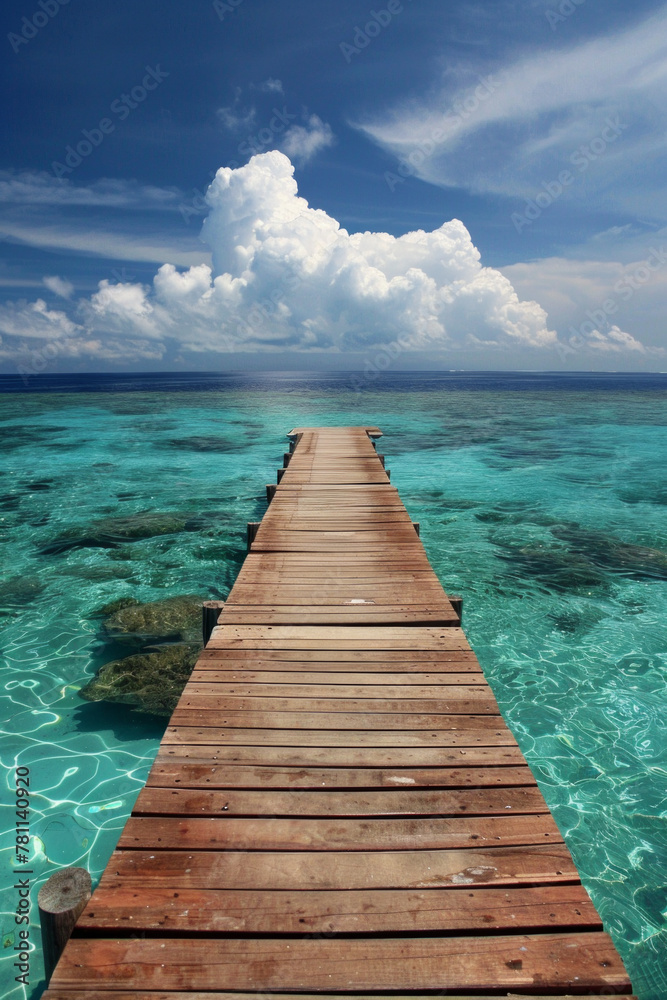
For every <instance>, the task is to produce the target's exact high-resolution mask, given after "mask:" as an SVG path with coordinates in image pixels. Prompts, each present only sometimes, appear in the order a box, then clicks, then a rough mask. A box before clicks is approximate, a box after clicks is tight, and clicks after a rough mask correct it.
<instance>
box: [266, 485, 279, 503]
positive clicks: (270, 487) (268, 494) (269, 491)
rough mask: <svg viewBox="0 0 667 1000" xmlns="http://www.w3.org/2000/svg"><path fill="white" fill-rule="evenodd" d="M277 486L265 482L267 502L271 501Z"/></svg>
mask: <svg viewBox="0 0 667 1000" xmlns="http://www.w3.org/2000/svg"><path fill="white" fill-rule="evenodd" d="M277 488H278V487H277V486H276V484H275V483H267V484H266V502H267V503H271V501H272V500H273V498H274V496H275V495H276V490H277Z"/></svg>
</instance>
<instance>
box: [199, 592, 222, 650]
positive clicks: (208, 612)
mask: <svg viewBox="0 0 667 1000" xmlns="http://www.w3.org/2000/svg"><path fill="white" fill-rule="evenodd" d="M224 606H225V602H224V601H204V603H203V604H202V606H201V610H202V636H203V639H204V645H205V646H206V645H207V644H208V640H209V639H210V638H211V632H212V631H213V629H214V628H215V626H216V625H217V624H218V618H219V617H220V612H221V611H222V609H223V608H224Z"/></svg>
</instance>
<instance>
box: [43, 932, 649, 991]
mask: <svg viewBox="0 0 667 1000" xmlns="http://www.w3.org/2000/svg"><path fill="white" fill-rule="evenodd" d="M128 979H138V980H139V982H141V984H142V987H143V988H155V989H172V990H173V989H195V990H196V989H201V990H211V989H215V988H216V987H218V986H219V985H220V984H221V983H224V984H225V986H226V987H227V988H228V989H239V990H241V989H261V990H270V989H314V990H318V989H328V990H331V989H334V990H342V991H345V992H350V991H354V990H360V989H365V990H373V989H374V990H378V989H380V990H382V989H390V990H396V989H410V990H415V989H439V990H449V989H477V990H480V989H498V988H508V989H509V988H510V987H512V988H514V987H517V986H520V987H523V988H527V989H529V988H531V987H533V986H535V983H536V982H537V983H540V984H543V983H544V982H548V983H549V985H550V986H551V987H557V988H559V989H565V988H567V987H570V986H573V987H575V988H576V989H577V990H578V991H581V990H582V989H585V990H590V989H604V988H606V987H614V988H624V989H628V988H629V985H630V984H629V982H628V977H627V974H626V973H625V970H624V969H623V966H622V965H621V962H620V959H619V957H618V955H617V953H616V951H615V950H614V948H613V945H612V944H611V941H610V940H609V938H608V937H607V935H606V934H603V933H601V932H591V933H589V934H579V933H571V934H540V935H529V934H513V935H501V936H491V935H490V936H488V937H485V938H484V947H483V949H481V948H480V947H479V942H478V941H477V940H475V939H474V938H470V937H464V938H441V937H436V938H433V937H425V938H409V937H408V938H392V939H390V940H387V939H385V938H378V939H376V940H375V941H373V943H372V946H371V945H370V944H369V942H368V940H357V939H354V938H353V939H348V940H346V941H345V944H344V947H341V943H340V942H339V941H337V940H336V939H335V938H333V939H332V938H319V939H314V938H297V939H291V940H288V941H287V940H284V939H272V938H260V939H258V940H252V939H251V940H247V939H246V940H242V941H239V940H234V939H219V938H203V939H202V938H194V939H188V940H181V939H179V938H166V939H164V940H161V939H160V938H146V939H145V940H141V939H139V940H137V939H132V938H127V939H121V940H117V941H113V940H103V939H95V938H92V939H87V940H86V939H75V940H72V941H71V942H70V945H69V947H68V948H67V950H66V952H65V954H64V955H63V957H62V959H61V960H60V962H59V963H58V966H57V968H56V971H55V973H54V976H53V980H52V983H53V986H54V987H55V988H56V989H68V988H70V989H76V988H77V987H79V986H81V985H85V986H89V987H91V986H94V985H96V984H101V985H102V986H103V988H106V989H108V988H109V987H126V986H127V983H128Z"/></svg>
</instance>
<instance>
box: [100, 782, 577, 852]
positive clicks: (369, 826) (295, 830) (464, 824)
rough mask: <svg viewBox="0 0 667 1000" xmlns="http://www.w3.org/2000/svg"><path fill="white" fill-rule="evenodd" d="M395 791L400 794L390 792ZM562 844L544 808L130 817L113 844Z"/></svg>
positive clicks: (317, 847)
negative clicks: (399, 814)
mask: <svg viewBox="0 0 667 1000" xmlns="http://www.w3.org/2000/svg"><path fill="white" fill-rule="evenodd" d="M396 794H398V793H396ZM544 843H555V844H558V843H562V837H561V835H560V832H559V830H558V827H557V826H556V824H555V823H554V821H553V819H552V818H551V816H550V814H549V813H546V814H539V815H524V816H466V817H465V818H463V819H461V818H460V817H458V816H457V817H454V818H450V819H440V818H439V817H430V818H429V820H428V822H426V823H425V822H423V821H422V820H421V819H385V818H382V819H375V818H374V817H364V818H362V819H357V818H348V819H346V820H345V822H340V821H338V820H336V819H334V818H326V819H320V818H317V817H315V818H313V817H308V818H307V819H275V818H269V819H267V818H264V817H260V818H257V817H253V818H248V819H237V818H234V817H230V818H227V817H225V818H224V819H219V818H218V817H215V818H200V817H189V818H186V819H182V818H181V817H175V816H160V817H157V818H154V817H152V816H131V817H130V818H129V819H128V821H127V823H126V824H125V828H124V829H123V832H122V833H121V836H120V839H119V841H118V847H119V849H121V850H122V849H123V848H126V849H132V850H136V849H145V848H154V849H157V850H160V851H162V850H181V851H202V850H221V851H227V850H229V851H234V850H237V851H238V850H244V849H245V850H253V851H255V850H257V851H289V850H292V851H295V850H304V851H330V850H345V851H368V850H374V851H397V850H415V849H417V848H420V849H423V850H431V851H437V850H444V849H448V848H452V849H464V848H466V847H482V848H483V847H491V846H493V847H495V846H502V847H509V846H513V845H515V844H544Z"/></svg>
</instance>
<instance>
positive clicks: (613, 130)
mask: <svg viewBox="0 0 667 1000" xmlns="http://www.w3.org/2000/svg"><path fill="white" fill-rule="evenodd" d="M0 19H1V21H2V30H1V31H0V46H1V45H4V48H5V53H4V58H3V59H2V60H1V61H0V75H1V79H2V84H3V87H4V93H5V100H4V101H3V102H2V104H1V105H0V117H1V119H2V134H3V136H4V138H5V142H3V144H2V152H1V154H0V156H1V158H0V370H1V371H3V372H6V373H19V374H21V375H23V376H24V377H25V376H27V375H32V374H39V373H45V372H46V373H48V372H59V371H60V372H62V371H72V372H76V371H88V372H96V371H99V372H102V371H178V370H182V371H200V370H205V371H228V370H234V371H238V370H244V369H247V370H261V369H267V370H285V369H292V370H298V369H304V370H313V369H317V370H330V369H331V370H336V369H343V370H364V369H369V368H370V369H372V370H378V371H379V370H384V369H387V368H390V367H391V368H392V369H394V370H401V369H425V368H428V369H444V370H451V369H468V370H503V369H530V370H576V371H583V370H586V371H587V370H605V371H609V370H615V371H664V370H666V369H667V334H666V323H665V316H666V315H667V170H666V167H667V157H666V155H665V154H666V149H667V127H666V126H667V86H666V84H667V4H665V3H660V2H655V0H634V2H633V3H632V4H628V3H627V2H626V0H378V2H377V3H375V4H373V3H371V2H370V0H368V2H367V0H317V2H315V0H280V2H275V0H189V2H188V3H187V4H185V3H183V2H182V0H141V2H140V3H132V4H131V3H128V2H122V0H121V2H119V0H94V2H88V3H84V2H83V0H67V2H64V0H18V2H16V3H13V4H5V5H3V8H2V11H1V12H0Z"/></svg>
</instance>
